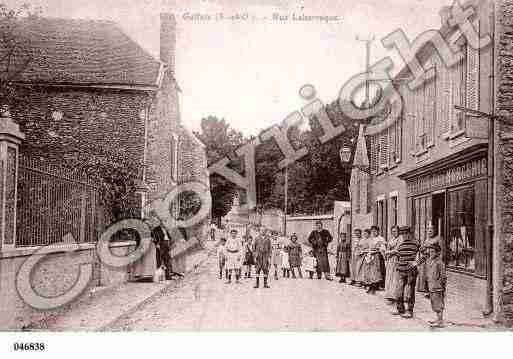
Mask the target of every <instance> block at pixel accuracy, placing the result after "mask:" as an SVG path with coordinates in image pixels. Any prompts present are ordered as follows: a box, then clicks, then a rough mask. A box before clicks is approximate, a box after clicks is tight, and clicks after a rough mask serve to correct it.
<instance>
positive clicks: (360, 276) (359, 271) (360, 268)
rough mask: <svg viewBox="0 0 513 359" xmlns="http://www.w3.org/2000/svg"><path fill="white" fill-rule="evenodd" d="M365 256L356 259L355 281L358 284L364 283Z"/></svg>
mask: <svg viewBox="0 0 513 359" xmlns="http://www.w3.org/2000/svg"><path fill="white" fill-rule="evenodd" d="M364 264H365V255H363V254H361V255H359V256H358V257H356V264H355V267H356V275H355V277H356V281H357V282H358V283H365V270H366V267H365V265H364Z"/></svg>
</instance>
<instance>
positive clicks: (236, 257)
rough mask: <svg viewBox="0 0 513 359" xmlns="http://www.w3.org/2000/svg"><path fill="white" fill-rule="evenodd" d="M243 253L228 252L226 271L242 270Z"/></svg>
mask: <svg viewBox="0 0 513 359" xmlns="http://www.w3.org/2000/svg"><path fill="white" fill-rule="evenodd" d="M240 256H241V253H240V251H239V252H229V251H226V269H240V267H241V258H240Z"/></svg>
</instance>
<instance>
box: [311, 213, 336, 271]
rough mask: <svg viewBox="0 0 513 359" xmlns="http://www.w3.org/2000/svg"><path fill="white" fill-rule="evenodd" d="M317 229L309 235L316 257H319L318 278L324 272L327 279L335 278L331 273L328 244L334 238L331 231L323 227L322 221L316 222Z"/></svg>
mask: <svg viewBox="0 0 513 359" xmlns="http://www.w3.org/2000/svg"><path fill="white" fill-rule="evenodd" d="M315 227H316V228H315V229H314V230H313V231H312V233H310V236H308V243H310V245H311V246H312V249H313V252H314V256H315V259H317V279H321V275H322V273H324V277H325V278H326V280H333V279H332V278H331V275H330V262H329V261H328V245H329V243H330V242H331V241H332V240H333V237H332V236H331V233H330V232H329V231H328V230H327V229H324V228H322V222H321V221H317V222H316V223H315Z"/></svg>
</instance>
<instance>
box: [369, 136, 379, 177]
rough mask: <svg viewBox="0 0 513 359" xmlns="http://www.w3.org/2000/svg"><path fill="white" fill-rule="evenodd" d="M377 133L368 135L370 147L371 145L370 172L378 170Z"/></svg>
mask: <svg viewBox="0 0 513 359" xmlns="http://www.w3.org/2000/svg"><path fill="white" fill-rule="evenodd" d="M378 144H379V143H378V135H372V136H370V147H371V153H370V162H371V170H372V173H374V174H375V173H377V172H378V166H379V165H378V152H379V148H378Z"/></svg>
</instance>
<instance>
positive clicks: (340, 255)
mask: <svg viewBox="0 0 513 359" xmlns="http://www.w3.org/2000/svg"><path fill="white" fill-rule="evenodd" d="M350 258H351V242H350V241H349V240H348V239H347V235H346V234H345V233H343V232H342V233H340V235H339V241H338V246H337V268H336V270H335V275H336V276H337V277H340V283H345V282H346V277H348V276H349V260H350Z"/></svg>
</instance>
